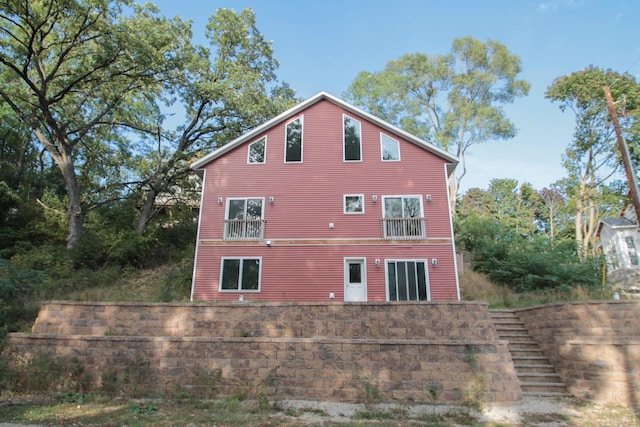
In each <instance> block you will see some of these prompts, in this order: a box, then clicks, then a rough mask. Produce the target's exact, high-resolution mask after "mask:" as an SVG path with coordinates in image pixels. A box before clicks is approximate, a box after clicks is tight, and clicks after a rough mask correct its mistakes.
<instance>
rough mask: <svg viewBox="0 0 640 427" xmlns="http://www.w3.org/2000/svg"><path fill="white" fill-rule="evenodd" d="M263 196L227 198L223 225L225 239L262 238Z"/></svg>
mask: <svg viewBox="0 0 640 427" xmlns="http://www.w3.org/2000/svg"><path fill="white" fill-rule="evenodd" d="M263 206H264V199H263V198H253V199H231V198H230V199H228V201H227V219H226V221H225V227H224V238H225V239H226V240H262V237H263V236H264V219H263Z"/></svg>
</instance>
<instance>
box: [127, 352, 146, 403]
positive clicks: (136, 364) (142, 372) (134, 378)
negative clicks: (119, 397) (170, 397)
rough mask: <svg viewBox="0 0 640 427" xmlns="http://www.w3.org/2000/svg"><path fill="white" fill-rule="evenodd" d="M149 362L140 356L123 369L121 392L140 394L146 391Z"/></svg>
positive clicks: (133, 394) (132, 394) (129, 394)
mask: <svg viewBox="0 0 640 427" xmlns="http://www.w3.org/2000/svg"><path fill="white" fill-rule="evenodd" d="M150 369H151V363H150V362H149V361H148V360H144V359H142V358H136V359H134V360H133V361H131V362H130V363H129V364H128V365H127V367H126V368H125V369H124V376H123V379H122V388H123V392H124V394H125V395H127V396H133V397H135V396H141V395H144V394H145V393H147V392H148V391H149V390H148V382H149V373H150Z"/></svg>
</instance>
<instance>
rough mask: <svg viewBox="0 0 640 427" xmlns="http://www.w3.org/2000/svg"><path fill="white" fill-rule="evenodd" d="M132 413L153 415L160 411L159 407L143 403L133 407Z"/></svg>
mask: <svg viewBox="0 0 640 427" xmlns="http://www.w3.org/2000/svg"><path fill="white" fill-rule="evenodd" d="M130 411H131V413H132V414H136V415H151V414H154V413H156V412H157V411H158V407H157V406H156V405H153V404H150V403H141V404H139V405H134V406H132V407H131V409H130Z"/></svg>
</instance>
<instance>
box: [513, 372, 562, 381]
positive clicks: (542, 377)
mask: <svg viewBox="0 0 640 427" xmlns="http://www.w3.org/2000/svg"><path fill="white" fill-rule="evenodd" d="M518 379H519V380H520V382H521V383H553V384H559V383H562V380H561V379H560V375H558V374H556V373H550V374H537V373H520V372H518Z"/></svg>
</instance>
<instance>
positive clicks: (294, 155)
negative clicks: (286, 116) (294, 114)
mask: <svg viewBox="0 0 640 427" xmlns="http://www.w3.org/2000/svg"><path fill="white" fill-rule="evenodd" d="M284 161H285V162H302V117H298V118H297V119H295V120H293V121H291V122H289V123H287V129H286V147H285V158H284Z"/></svg>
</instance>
